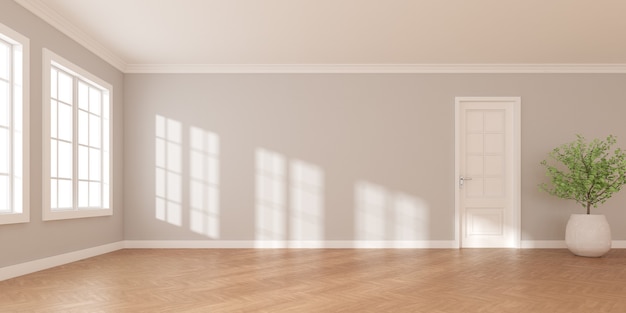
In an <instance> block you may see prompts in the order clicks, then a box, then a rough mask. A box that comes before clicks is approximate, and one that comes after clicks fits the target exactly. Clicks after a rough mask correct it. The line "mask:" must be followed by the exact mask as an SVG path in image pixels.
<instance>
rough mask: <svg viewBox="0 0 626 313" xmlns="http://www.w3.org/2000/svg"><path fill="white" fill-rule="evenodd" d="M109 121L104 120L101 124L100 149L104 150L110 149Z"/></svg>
mask: <svg viewBox="0 0 626 313" xmlns="http://www.w3.org/2000/svg"><path fill="white" fill-rule="evenodd" d="M108 123H109V121H107V120H104V123H103V125H102V149H104V151H110V150H111V149H110V147H109V124H108Z"/></svg>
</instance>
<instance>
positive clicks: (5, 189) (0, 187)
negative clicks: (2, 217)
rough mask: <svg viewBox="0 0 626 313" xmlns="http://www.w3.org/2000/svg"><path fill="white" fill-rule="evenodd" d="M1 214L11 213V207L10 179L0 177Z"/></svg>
mask: <svg viewBox="0 0 626 313" xmlns="http://www.w3.org/2000/svg"><path fill="white" fill-rule="evenodd" d="M0 212H3V213H6V212H11V209H10V207H9V177H8V176H4V175H0Z"/></svg>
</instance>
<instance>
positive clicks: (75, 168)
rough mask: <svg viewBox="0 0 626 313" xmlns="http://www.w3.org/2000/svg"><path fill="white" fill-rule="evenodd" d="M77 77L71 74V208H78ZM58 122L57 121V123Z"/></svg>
mask: <svg viewBox="0 0 626 313" xmlns="http://www.w3.org/2000/svg"><path fill="white" fill-rule="evenodd" d="M77 102H78V79H77V78H76V77H75V76H73V75H72V208H73V209H74V210H78V208H79V207H78V162H79V160H78V104H77ZM57 124H58V123H57Z"/></svg>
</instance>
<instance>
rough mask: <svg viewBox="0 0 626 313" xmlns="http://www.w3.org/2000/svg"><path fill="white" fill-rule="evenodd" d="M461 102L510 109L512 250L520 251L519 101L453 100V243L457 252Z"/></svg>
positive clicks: (496, 98)
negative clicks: (503, 104)
mask: <svg viewBox="0 0 626 313" xmlns="http://www.w3.org/2000/svg"><path fill="white" fill-rule="evenodd" d="M463 102H508V103H510V104H511V105H512V108H513V124H514V125H513V147H512V148H513V156H512V157H513V158H512V162H513V164H512V166H511V167H512V169H513V172H512V173H511V174H512V175H513V177H512V182H513V185H512V186H511V189H512V190H513V195H512V199H511V201H512V207H511V210H512V213H513V220H514V225H513V226H514V227H516V228H517V229H516V230H514V234H515V235H514V236H515V238H513V239H514V246H513V247H512V248H520V247H521V231H522V227H521V178H522V177H521V152H522V148H521V147H522V145H521V128H522V125H521V103H522V99H521V97H455V98H454V107H455V109H454V110H455V112H454V114H455V115H454V127H455V130H454V179H453V183H454V219H455V220H454V241H455V246H456V247H457V248H459V249H460V248H461V246H462V242H461V240H462V238H461V226H462V225H461V189H460V188H459V177H460V175H461V168H460V167H461V155H460V152H461V138H460V137H461V127H460V126H461V103H463Z"/></svg>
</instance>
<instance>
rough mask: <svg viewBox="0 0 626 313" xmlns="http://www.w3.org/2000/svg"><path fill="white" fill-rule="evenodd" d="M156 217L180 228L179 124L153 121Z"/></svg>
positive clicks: (180, 162)
mask: <svg viewBox="0 0 626 313" xmlns="http://www.w3.org/2000/svg"><path fill="white" fill-rule="evenodd" d="M155 150H156V151H155V169H156V172H155V198H156V199H155V217H156V218H157V219H159V220H161V221H165V222H167V223H170V224H172V225H176V226H182V125H181V123H180V122H179V121H176V120H173V119H169V118H165V117H163V116H160V115H157V116H156V118H155Z"/></svg>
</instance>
